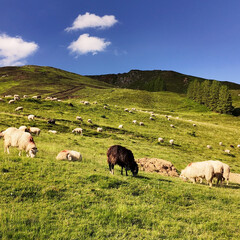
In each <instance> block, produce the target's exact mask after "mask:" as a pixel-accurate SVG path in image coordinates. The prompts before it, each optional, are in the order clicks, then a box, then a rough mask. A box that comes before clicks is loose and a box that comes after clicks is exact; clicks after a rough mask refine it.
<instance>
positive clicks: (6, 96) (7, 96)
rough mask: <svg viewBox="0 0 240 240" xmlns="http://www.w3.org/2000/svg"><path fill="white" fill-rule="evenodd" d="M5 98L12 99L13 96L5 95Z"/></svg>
mask: <svg viewBox="0 0 240 240" xmlns="http://www.w3.org/2000/svg"><path fill="white" fill-rule="evenodd" d="M4 97H5V98H11V97H12V95H5V96H4Z"/></svg>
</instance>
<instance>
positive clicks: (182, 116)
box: [0, 82, 240, 239]
mask: <svg viewBox="0 0 240 240" xmlns="http://www.w3.org/2000/svg"><path fill="white" fill-rule="evenodd" d="M97 83H98V82H97ZM97 83H94V87H89V86H85V87H84V88H83V89H81V90H79V91H78V93H77V94H78V95H79V96H80V97H79V98H73V99H68V100H65V101H62V102H51V101H46V100H33V99H22V100H20V101H19V102H17V103H15V104H13V105H11V104H8V103H7V99H5V100H4V101H3V102H0V129H1V130H2V129H6V128H7V127H9V126H16V127H19V126H20V125H26V126H37V127H39V128H41V130H42V132H41V134H40V136H38V137H37V136H35V137H34V140H35V142H36V144H37V147H38V149H39V153H38V155H37V157H36V158H35V159H29V158H27V157H25V156H22V157H19V156H18V151H17V150H16V149H10V155H7V154H4V152H3V148H2V147H1V148H0V238H2V239H106V238H108V239H217V238H218V239H239V238H240V232H239V229H240V224H239V223H240V221H239V220H240V219H239V216H240V208H239V201H240V191H239V189H240V185H239V184H235V183H230V185H229V186H224V187H217V186H215V185H214V187H213V188H212V189H210V188H209V187H208V186H207V185H206V184H196V185H193V184H192V183H190V182H183V181H182V180H181V179H179V178H171V177H166V176H161V175H159V174H157V173H152V174H151V173H147V172H143V171H140V172H139V175H138V177H132V176H128V177H126V176H121V174H120V167H118V166H116V167H115V175H114V176H112V175H111V174H110V173H109V171H108V166H107V162H106V152H107V149H108V147H109V146H111V145H113V144H120V145H123V146H125V147H127V148H129V149H131V150H132V152H133V154H134V156H135V158H142V157H156V158H162V159H165V160H168V161H171V162H172V163H173V164H174V166H175V167H176V168H177V170H178V171H180V170H181V169H183V168H184V167H185V166H186V165H187V164H188V163H190V162H194V161H203V160H208V159H219V160H221V161H223V162H225V163H227V164H229V165H230V166H231V170H232V172H236V173H238V172H240V161H239V159H240V149H238V148H236V145H237V144H240V139H239V135H240V129H239V118H238V117H233V116H230V115H220V114H216V113H212V112H209V111H208V110H207V109H206V108H205V107H204V106H201V105H198V104H197V103H194V102H192V101H189V100H187V99H186V98H185V97H184V96H181V95H179V94H176V93H170V92H156V93H151V92H147V91H140V90H129V89H115V88H110V87H108V86H104V87H101V88H100V87H99V88H96V87H95V86H96V84H97ZM100 86H101V85H100ZM48 87H49V86H48ZM48 87H47V89H49V88H48ZM1 89H3V88H1ZM13 89H14V88H12V89H11V91H13ZM40 90H41V89H39V91H40ZM4 91H5V92H11V91H10V90H8V89H7V88H6V89H5V90H4ZM16 93H18V94H20V93H21V92H17V91H16ZM24 93H25V92H24ZM48 93H49V92H48ZM48 93H47V94H48ZM234 99H235V98H234ZM81 100H87V101H89V102H90V103H91V104H90V105H88V106H86V105H83V104H82V103H81ZM95 101H97V102H98V103H97V104H93V102H95ZM234 101H235V100H234ZM69 103H72V105H73V106H72V105H70V104H69ZM235 103H238V98H237V95H236V101H235ZM105 104H107V105H108V109H104V108H103V106H104V105H105ZM17 106H23V107H24V109H23V111H22V112H15V108H16V107H17ZM125 108H128V109H131V108H136V110H135V111H133V112H132V113H129V112H126V111H124V109H125ZM150 112H154V113H155V115H156V117H155V120H154V121H152V120H150V119H149V117H150ZM28 114H34V115H36V120H35V121H34V122H28V120H27V115H28ZM165 115H170V116H171V117H170V121H168V120H167V118H166V117H165ZM76 116H81V117H82V118H83V123H81V124H80V123H79V122H78V121H76ZM48 118H55V119H56V125H49V124H47V119H48ZM89 118H90V119H92V122H93V123H92V124H89V123H87V119H89ZM133 120H137V121H138V122H140V121H142V122H144V124H145V125H144V126H139V125H135V124H133V123H132V121H133ZM193 123H195V124H196V125H197V126H196V127H193ZM120 124H123V129H118V126H119V125H120ZM170 124H174V125H175V128H171V127H170ZM78 126H81V127H82V128H83V136H79V135H74V134H72V133H71V131H72V130H73V129H74V128H75V127H78ZM97 127H102V128H103V132H102V133H97V131H96V129H97ZM49 129H53V130H57V131H58V133H57V134H56V135H54V134H51V133H49V132H48V130H49ZM158 137H163V138H164V139H165V142H164V143H161V144H160V143H158V141H157V138H158ZM170 139H174V140H175V145H174V146H171V145H170V144H169V140H170ZM220 141H222V142H223V144H224V145H223V146H219V144H218V143H219V142H220ZM207 144H210V145H212V147H213V148H212V149H208V148H207V147H206V145H207ZM231 144H232V145H234V146H235V148H231V154H230V155H228V154H225V153H224V150H225V149H229V148H230V145H231ZM0 145H3V141H2V139H0ZM63 149H73V150H76V151H80V152H81V154H82V156H83V160H82V162H67V161H57V160H56V159H55V158H56V155H57V153H58V152H59V151H61V150H63Z"/></svg>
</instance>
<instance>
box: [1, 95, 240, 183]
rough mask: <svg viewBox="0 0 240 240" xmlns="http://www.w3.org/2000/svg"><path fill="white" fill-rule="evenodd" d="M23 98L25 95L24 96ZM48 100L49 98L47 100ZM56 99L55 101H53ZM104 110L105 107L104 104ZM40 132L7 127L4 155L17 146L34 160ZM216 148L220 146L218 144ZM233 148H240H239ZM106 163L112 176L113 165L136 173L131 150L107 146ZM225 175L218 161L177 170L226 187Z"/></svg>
mask: <svg viewBox="0 0 240 240" xmlns="http://www.w3.org/2000/svg"><path fill="white" fill-rule="evenodd" d="M24 97H27V96H24ZM33 98H36V99H38V98H40V97H39V96H34V97H33ZM19 99H20V98H19V95H14V99H12V101H11V100H10V101H9V103H13V102H15V101H17V100H19ZM51 100H52V99H51ZM56 100H57V99H56ZM82 103H83V104H84V105H89V104H90V103H89V102H87V101H83V102H82ZM104 107H106V106H105V105H104ZM15 110H16V111H21V110H23V107H17V108H16V109H15ZM135 110H136V109H134V108H133V109H132V110H130V111H129V110H128V109H125V110H124V111H127V112H131V111H135ZM154 117H155V115H154V114H153V113H151V116H150V120H154ZM34 118H35V116H34V115H32V114H31V115H28V120H29V121H33V120H34ZM166 118H167V119H168V120H170V117H169V116H166ZM76 119H77V120H79V121H83V119H82V118H81V117H80V116H77V117H76ZM48 122H49V123H54V124H55V120H52V119H50V120H49V121H48ZM87 122H88V123H92V120H91V119H88V120H87ZM133 123H134V124H137V120H133ZM139 125H140V126H144V123H143V122H139ZM193 126H194V127H196V124H193ZM170 127H172V128H174V127H175V126H174V125H173V124H171V125H170ZM118 128H119V129H122V128H123V125H119V127H118ZM40 131H41V130H40V129H39V128H37V127H30V128H27V127H26V126H21V127H19V129H17V128H15V127H9V128H8V129H6V130H5V131H3V132H0V138H1V137H3V138H4V152H7V153H8V154H9V147H17V148H18V149H19V156H20V155H21V152H22V151H25V152H26V153H27V156H30V157H32V158H33V157H35V156H36V154H37V152H38V150H37V147H36V144H35V142H34V140H33V137H32V135H31V133H32V134H35V135H37V136H38V135H39V134H40ZM102 131H103V129H102V128H101V127H98V128H97V132H102ZM49 132H52V133H56V132H57V131H55V130H49ZM72 133H76V134H81V135H82V134H83V129H82V128H80V127H78V128H75V129H73V130H72ZM158 142H160V143H162V142H164V139H163V138H161V137H160V138H158ZM169 143H170V144H171V145H174V140H173V139H171V140H170V141H169ZM219 145H222V143H221V142H220V143H219ZM237 147H239V148H240V145H238V146H237ZM207 148H209V149H210V148H211V146H210V145H207ZM225 152H226V153H230V150H227V151H225ZM56 159H57V160H69V161H81V160H82V156H81V154H80V153H79V152H77V151H73V150H63V151H61V152H60V153H59V154H58V155H57V157H56ZM107 161H108V165H109V170H110V172H111V173H112V174H113V173H114V166H115V165H116V164H117V165H119V166H121V168H122V170H121V174H123V168H125V171H126V175H127V171H128V170H131V172H132V174H133V175H134V176H136V175H137V174H138V165H137V163H136V162H135V160H134V156H133V153H132V152H131V150H129V149H127V148H125V147H122V146H120V145H114V146H111V147H110V148H109V149H108V151H107ZM229 174H230V167H229V166H228V165H227V164H225V163H222V162H220V161H212V160H209V161H204V162H195V163H190V164H188V166H187V167H186V168H185V169H184V170H182V171H181V174H180V178H182V179H184V180H187V179H189V180H190V181H192V182H193V183H196V181H200V182H202V180H203V179H206V181H207V183H208V184H209V185H210V187H211V186H212V180H213V178H214V177H216V178H217V184H218V183H219V182H221V183H222V181H224V180H225V179H226V180H227V185H228V181H229Z"/></svg>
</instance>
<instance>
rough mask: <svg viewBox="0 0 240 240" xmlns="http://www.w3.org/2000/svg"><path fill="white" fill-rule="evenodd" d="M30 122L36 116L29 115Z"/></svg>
mask: <svg viewBox="0 0 240 240" xmlns="http://www.w3.org/2000/svg"><path fill="white" fill-rule="evenodd" d="M27 118H28V121H33V120H34V118H35V116H34V115H33V114H30V115H28V117H27Z"/></svg>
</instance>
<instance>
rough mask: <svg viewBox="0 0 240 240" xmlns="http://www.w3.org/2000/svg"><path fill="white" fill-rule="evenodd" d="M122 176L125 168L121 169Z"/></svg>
mask: <svg viewBox="0 0 240 240" xmlns="http://www.w3.org/2000/svg"><path fill="white" fill-rule="evenodd" d="M121 175H123V167H122V168H121Z"/></svg>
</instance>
